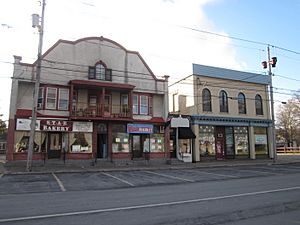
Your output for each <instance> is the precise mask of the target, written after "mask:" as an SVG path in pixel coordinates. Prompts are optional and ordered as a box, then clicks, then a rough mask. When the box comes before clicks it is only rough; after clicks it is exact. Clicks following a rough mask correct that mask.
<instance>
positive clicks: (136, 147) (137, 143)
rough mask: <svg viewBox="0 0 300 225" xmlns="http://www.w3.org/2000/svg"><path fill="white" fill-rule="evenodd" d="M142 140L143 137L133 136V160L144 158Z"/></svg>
mask: <svg viewBox="0 0 300 225" xmlns="http://www.w3.org/2000/svg"><path fill="white" fill-rule="evenodd" d="M141 139H142V136H141V135H132V158H141V157H142V156H143V148H142V140H141Z"/></svg>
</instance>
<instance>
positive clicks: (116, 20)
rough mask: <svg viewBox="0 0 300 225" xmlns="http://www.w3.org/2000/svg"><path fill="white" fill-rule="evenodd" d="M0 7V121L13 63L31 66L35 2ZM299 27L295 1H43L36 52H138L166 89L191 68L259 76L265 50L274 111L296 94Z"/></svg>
mask: <svg viewBox="0 0 300 225" xmlns="http://www.w3.org/2000/svg"><path fill="white" fill-rule="evenodd" d="M0 3H1V8H0V24H1V27H0V38H1V42H0V49H1V51H0V89H1V96H0V113H3V114H4V119H7V118H8V109H9V95H10V84H11V79H10V77H11V76H12V71H13V65H12V64H11V63H12V62H13V55H19V56H22V57H23V62H27V63H32V62H33V61H35V60H36V55H37V46H38V33H37V30H35V29H33V28H32V27H31V14H33V13H39V14H40V13H41V7H40V5H39V1H36V0H0ZM299 21H300V1H299V0H287V1H280V0H277V1H276V0H264V1H259V0H251V1H250V0H249V1H245V0H126V1H122V0H72V1H71V0H46V13H45V33H44V46H43V52H45V51H46V50H47V49H48V48H50V47H51V46H52V45H53V44H54V43H55V42H56V41H57V40H59V39H66V40H76V39H79V38H83V37H89V36H104V37H106V38H109V39H112V40H114V41H116V42H118V43H119V44H121V45H123V46H124V47H125V48H126V49H128V50H134V51H138V52H139V53H140V54H141V55H142V57H143V58H144V59H145V61H146V63H147V64H148V65H149V67H150V68H151V70H152V71H153V72H154V73H155V74H156V76H157V77H160V76H163V75H170V76H171V77H170V82H171V83H172V82H174V81H176V80H178V79H179V78H182V77H185V76H188V75H190V74H191V73H192V63H198V64H204V65H211V66H218V67H225V68H230V69H237V70H242V71H248V72H255V73H264V72H266V71H264V70H263V69H262V68H261V61H263V60H266V57H267V55H266V47H267V45H266V44H270V45H271V54H272V56H277V58H278V66H277V68H275V69H274V70H273V72H274V73H275V76H274V77H273V78H274V79H273V81H274V82H273V84H274V87H277V88H278V89H275V92H276V93H275V102H276V104H278V103H280V102H281V101H286V100H287V99H289V98H291V97H292V93H293V92H291V91H290V90H298V89H299V84H300V75H299V73H298V71H299V69H300V66H299V65H300V54H299V52H300V45H299V43H298V40H299V31H300V25H299V24H300V23H299ZM206 31H208V33H207V32H206ZM211 33H214V34H211ZM215 34H219V35H215ZM232 37H234V38H232ZM238 39H244V41H241V40H238ZM248 40H249V41H248ZM253 41H254V42H259V43H254V42H253ZM272 45H275V46H277V47H276V48H274V47H272ZM278 47H281V48H284V49H287V50H292V51H293V52H291V51H285V50H281V49H280V48H278ZM276 73H277V74H278V75H279V76H276ZM284 77H287V78H284ZM292 79H294V80H292ZM285 89H288V90H285ZM279 92H280V93H285V94H279Z"/></svg>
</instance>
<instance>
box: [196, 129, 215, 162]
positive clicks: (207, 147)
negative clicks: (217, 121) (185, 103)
mask: <svg viewBox="0 0 300 225" xmlns="http://www.w3.org/2000/svg"><path fill="white" fill-rule="evenodd" d="M199 142H200V143H199V144H200V156H215V154H216V152H215V127H213V126H199Z"/></svg>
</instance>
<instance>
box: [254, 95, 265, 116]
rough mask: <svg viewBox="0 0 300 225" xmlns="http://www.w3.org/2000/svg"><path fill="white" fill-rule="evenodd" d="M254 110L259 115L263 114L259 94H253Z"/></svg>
mask: <svg viewBox="0 0 300 225" xmlns="http://www.w3.org/2000/svg"><path fill="white" fill-rule="evenodd" d="M255 112H256V115H259V116H262V115H264V110H263V101H262V97H261V95H260V94H256V95H255Z"/></svg>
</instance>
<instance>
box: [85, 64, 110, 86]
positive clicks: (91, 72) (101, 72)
mask: <svg viewBox="0 0 300 225" xmlns="http://www.w3.org/2000/svg"><path fill="white" fill-rule="evenodd" d="M99 67H100V68H99ZM88 79H89V80H103V81H112V69H108V68H107V66H106V64H105V63H104V62H102V61H101V60H100V61H99V62H97V63H96V64H95V65H94V66H89V68H88Z"/></svg>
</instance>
